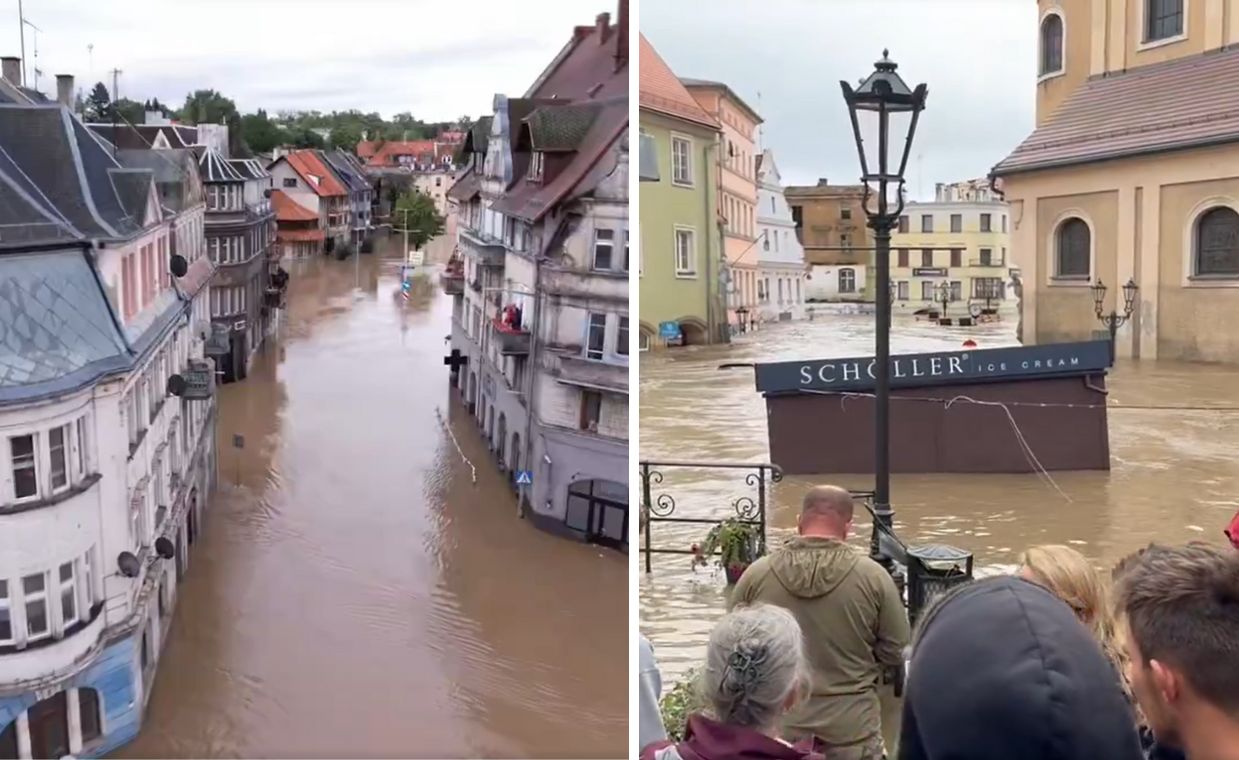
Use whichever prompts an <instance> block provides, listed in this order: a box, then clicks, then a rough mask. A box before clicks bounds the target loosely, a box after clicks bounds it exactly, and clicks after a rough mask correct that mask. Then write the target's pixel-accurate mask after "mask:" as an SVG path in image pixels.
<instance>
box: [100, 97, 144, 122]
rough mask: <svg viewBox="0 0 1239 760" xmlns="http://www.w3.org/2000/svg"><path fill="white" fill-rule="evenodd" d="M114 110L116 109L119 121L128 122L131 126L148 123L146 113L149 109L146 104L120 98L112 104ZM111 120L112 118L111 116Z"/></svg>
mask: <svg viewBox="0 0 1239 760" xmlns="http://www.w3.org/2000/svg"><path fill="white" fill-rule="evenodd" d="M112 108H114V109H116V118H117V120H118V121H127V122H129V123H130V124H141V123H143V122H145V121H146V111H147V110H148V109H147V108H146V106H145V105H144V104H142V103H139V102H137V101H136V100H130V99H129V98H120V99H118V100H117V101H116V102H115V103H113V104H112ZM150 110H153V109H150ZM109 118H111V117H110V116H109Z"/></svg>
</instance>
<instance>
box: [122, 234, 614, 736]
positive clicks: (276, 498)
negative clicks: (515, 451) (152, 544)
mask: <svg viewBox="0 0 1239 760" xmlns="http://www.w3.org/2000/svg"><path fill="white" fill-rule="evenodd" d="M379 240H380V247H379V252H378V253H375V254H373V255H363V256H360V257H359V258H358V259H357V260H353V259H350V260H347V261H334V260H330V259H327V258H326V257H320V258H317V259H313V260H306V261H294V262H286V263H285V267H286V268H287V269H288V271H289V272H290V274H291V276H292V278H291V282H290V285H289V294H288V304H289V308H288V310H287V312H286V313H285V314H284V316H283V324H282V325H281V328H280V335H279V338H278V339H276V340H268V343H267V345H266V346H265V347H264V349H263V350H262V351H261V352H260V354H259V355H258V357H257V358H256V360H255V365H254V367H253V369H252V370H251V372H250V376H249V377H248V379H246V380H245V381H244V382H242V383H237V384H232V385H227V386H223V387H221V388H220V391H219V423H218V431H219V490H218V491H217V493H216V495H215V497H214V498H213V500H212V503H211V505H210V508H209V511H208V513H207V515H206V524H205V530H204V534H203V536H202V538H201V539H200V540H199V543H198V544H197V548H196V550H195V552H194V553H193V554H191V556H190V565H189V570H188V574H187V577H186V581H185V585H184V586H183V587H182V590H181V593H180V595H179V600H178V603H177V608H176V616H175V620H174V624H173V627H172V633H171V639H170V641H169V642H168V644H167V647H166V649H165V650H164V654H163V658H162V660H161V662H160V665H159V671H158V676H157V679H156V682H155V687H154V692H153V694H152V696H151V700H150V708H149V712H148V714H147V716H146V719H145V724H144V726H143V728H142V733H141V735H140V736H139V738H138V739H137V740H136V741H135V742H134V743H132V744H131V745H129V746H127V747H125V748H123V749H122V750H121V752H120V755H121V756H125V757H327V756H332V757H395V756H401V757H411V756H421V757H428V756H436V757H461V756H490V757H496V756H499V757H515V756H544V757H564V756H573V757H619V756H623V755H624V754H626V748H627V706H628V680H629V679H628V674H627V664H628V643H627V641H628V636H627V616H628V613H627V606H628V605H627V602H626V598H627V597H626V594H627V591H626V589H627V559H626V558H625V557H624V556H623V555H620V554H617V553H612V552H609V551H607V550H603V549H599V548H596V547H590V546H586V545H583V544H578V543H574V542H571V541H568V540H564V539H560V538H555V537H552V536H550V535H547V534H544V533H542V532H540V531H538V530H537V529H535V528H534V527H533V526H532V525H530V524H528V523H524V522H521V521H519V520H518V519H517V517H516V503H515V499H514V497H513V495H512V493H511V491H510V490H509V489H508V487H507V486H506V484H505V482H504V480H503V478H502V477H501V476H500V475H499V473H498V472H497V471H496V469H495V467H494V465H493V463H492V460H491V458H490V455H489V454H488V452H487V451H486V447H485V445H484V443H483V442H482V439H481V437H480V436H479V435H478V434H477V429H476V426H475V424H474V423H473V422H472V420H471V418H470V417H469V415H468V414H467V412H466V411H465V410H464V409H463V408H462V407H460V406H459V404H458V403H457V402H456V401H455V400H454V398H453V397H452V396H451V395H450V392H449V377H448V370H447V368H446V367H445V366H444V365H443V356H444V355H445V353H446V350H447V349H446V344H445V337H446V336H447V335H448V334H449V332H450V331H451V298H450V297H449V296H446V295H445V294H443V292H442V290H441V289H440V288H439V287H438V284H437V279H426V278H422V279H419V280H416V281H415V283H414V287H413V292H412V294H411V297H410V299H409V300H408V301H407V302H405V301H404V300H403V299H402V298H400V296H399V285H400V283H399V272H398V261H399V250H400V245H399V242H398V240H390V241H385V240H384V239H382V238H380V239H379ZM449 245H450V244H449V243H447V242H446V241H443V240H439V241H436V242H435V243H434V244H432V249H433V252H432V254H431V256H430V260H431V261H435V262H438V263H441V262H443V261H445V260H446V256H447V253H448V252H449V250H450V249H449ZM384 250H386V251H388V253H386V254H385V253H383V251H384ZM445 422H446V423H448V424H450V429H451V431H452V432H453V433H454V434H455V438H456V439H457V440H458V442H459V446H460V451H458V450H457V446H456V444H454V443H453V440H452V438H451V437H450V436H449V434H448V429H449V428H448V427H445ZM234 434H239V435H242V436H244V439H245V441H244V448H243V449H241V450H238V449H235V448H233V436H234ZM461 452H463V456H464V457H467V458H468V459H469V460H471V461H472V463H473V465H474V466H475V467H476V473H477V474H476V477H477V482H476V484H475V483H474V482H473V476H472V472H471V468H470V466H469V464H466V463H465V462H464V461H463V460H462V453H461Z"/></svg>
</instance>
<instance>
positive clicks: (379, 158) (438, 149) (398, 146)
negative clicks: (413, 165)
mask: <svg viewBox="0 0 1239 760" xmlns="http://www.w3.org/2000/svg"><path fill="white" fill-rule="evenodd" d="M451 153H452V149H451V148H450V147H449V146H448V145H446V144H444V143H438V142H435V141H434V140H393V141H391V142H385V143H383V144H382V145H381V146H379V149H378V150H377V151H376V152H375V153H374V154H373V155H372V156H371V157H370V159H369V160H368V161H367V162H366V165H367V166H398V165H399V163H400V162H399V160H398V157H399V156H413V157H414V158H415V159H416V160H417V161H418V162H420V163H432V162H434V161H436V160H438V159H439V158H440V157H442V156H445V155H450V154H451Z"/></svg>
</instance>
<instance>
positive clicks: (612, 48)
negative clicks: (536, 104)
mask: <svg viewBox="0 0 1239 760" xmlns="http://www.w3.org/2000/svg"><path fill="white" fill-rule="evenodd" d="M627 92H628V0H618V2H617V8H616V14H615V18H614V23H612V19H611V18H610V15H609V14H600V15H599V16H598V17H597V18H596V19H595V21H594V24H593V26H578V27H576V28H575V29H573V33H572V39H571V40H569V41H568V44H567V45H566V46H564V49H563V50H562V51H560V53H559V55H557V56H556V57H555V59H554V60H553V61H552V62H551V64H550V66H548V67H547V68H546V70H545V71H543V72H542V75H541V76H539V77H538V80H537V81H536V82H535V83H534V86H533V87H531V88H530V90H529V92H527V93H525V97H526V98H552V97H554V98H559V99H567V100H581V99H584V98H610V97H614V96H616V95H622V94H626V93H627Z"/></svg>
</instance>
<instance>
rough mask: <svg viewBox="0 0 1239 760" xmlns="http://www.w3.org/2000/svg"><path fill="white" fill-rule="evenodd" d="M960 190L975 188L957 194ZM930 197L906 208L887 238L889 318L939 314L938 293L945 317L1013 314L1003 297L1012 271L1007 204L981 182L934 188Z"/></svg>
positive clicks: (1011, 305) (1006, 299) (1011, 306)
mask: <svg viewBox="0 0 1239 760" xmlns="http://www.w3.org/2000/svg"><path fill="white" fill-rule="evenodd" d="M978 185H979V186H978ZM961 186H963V187H969V186H972V187H973V188H975V189H973V190H972V191H971V192H959V188H960V187H961ZM936 197H937V200H935V201H934V202H933V203H909V204H908V205H907V206H906V207H905V208H904V213H903V216H901V217H900V219H899V226H898V227H897V228H896V230H895V232H894V233H892V235H891V282H892V283H894V286H895V294H894V295H895V298H894V300H893V301H892V304H893V309H894V311H895V313H896V314H898V313H901V312H905V311H906V312H909V313H910V312H913V311H916V310H918V309H923V308H927V307H930V306H933V305H934V304H937V305H938V308H939V309H941V308H942V307H941V297H942V295H943V293H944V292H945V294H946V295H947V296H948V297H949V298H950V300H949V302H948V303H947V306H946V316H948V317H962V316H968V315H969V313H970V311H971V310H973V309H974V307H975V308H976V309H980V308H996V309H999V310H1000V312H1002V311H1006V312H1009V313H1011V312H1014V304H1008V298H1007V293H1008V287H1007V285H1008V282H1009V281H1010V274H1011V270H1012V269H1015V267H1014V265H1013V263H1012V262H1011V259H1010V239H1011V238H1010V218H1009V216H1008V208H1007V204H1005V203H1003V202H1002V201H1000V200H998V199H997V197H996V194H994V193H992V191H990V189H989V188H988V187H986V186H985V183H984V182H982V183H961V185H939V186H938V190H937V194H936ZM944 285H945V287H944Z"/></svg>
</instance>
